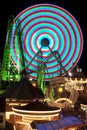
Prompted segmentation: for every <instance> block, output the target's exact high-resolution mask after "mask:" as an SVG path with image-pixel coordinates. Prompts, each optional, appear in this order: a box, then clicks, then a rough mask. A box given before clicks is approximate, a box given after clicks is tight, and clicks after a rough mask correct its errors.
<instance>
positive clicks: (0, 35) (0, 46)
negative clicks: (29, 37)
mask: <svg viewBox="0 0 87 130" xmlns="http://www.w3.org/2000/svg"><path fill="white" fill-rule="evenodd" d="M7 2H8V3H7ZM41 3H49V4H54V5H58V6H60V7H62V8H64V9H66V10H67V11H68V12H70V13H71V14H72V15H73V16H74V17H75V19H76V20H77V22H78V23H79V25H80V27H81V30H82V33H83V44H84V46H83V53H82V56H81V58H80V60H79V62H78V66H79V67H81V68H82V69H83V71H84V72H85V73H87V4H86V1H85V0H83V1H82V0H41V1H40V0H12V1H9V0H7V1H6V3H5V1H2V2H1V3H0V59H2V57H3V51H4V45H5V40H6V33H7V24H8V17H9V16H10V15H14V16H15V17H16V16H17V15H18V14H19V13H20V12H21V11H23V10H24V9H26V8H27V7H29V6H32V5H35V4H41Z"/></svg>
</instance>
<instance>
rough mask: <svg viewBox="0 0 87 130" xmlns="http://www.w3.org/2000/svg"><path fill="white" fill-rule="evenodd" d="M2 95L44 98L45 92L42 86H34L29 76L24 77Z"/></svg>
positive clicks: (24, 98)
mask: <svg viewBox="0 0 87 130" xmlns="http://www.w3.org/2000/svg"><path fill="white" fill-rule="evenodd" d="M0 97H4V98H14V99H19V100H32V99H35V98H44V94H43V92H42V91H41V90H40V88H38V87H33V85H32V84H31V83H30V82H29V81H28V79H27V78H22V79H21V80H20V81H19V82H18V84H17V85H16V86H13V87H11V88H9V89H8V90H7V91H6V92H5V93H3V94H1V95H0Z"/></svg>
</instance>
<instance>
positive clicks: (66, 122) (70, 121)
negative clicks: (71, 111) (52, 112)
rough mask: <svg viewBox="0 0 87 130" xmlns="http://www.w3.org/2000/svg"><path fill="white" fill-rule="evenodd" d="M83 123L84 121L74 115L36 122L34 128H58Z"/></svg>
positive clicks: (46, 129)
mask: <svg viewBox="0 0 87 130" xmlns="http://www.w3.org/2000/svg"><path fill="white" fill-rule="evenodd" d="M83 125H84V123H83V122H82V121H81V120H80V119H79V118H77V117H75V116H67V117H63V118H61V119H59V120H57V121H52V122H48V123H44V124H36V128H37V130H60V129H65V128H71V127H77V126H83Z"/></svg>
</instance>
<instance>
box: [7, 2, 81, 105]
mask: <svg viewBox="0 0 87 130" xmlns="http://www.w3.org/2000/svg"><path fill="white" fill-rule="evenodd" d="M18 33H19V34H20V38H19V35H17V34H18ZM20 39H21V40H20ZM19 41H21V42H20V44H21V47H20V45H19ZM21 49H22V53H23V57H24V58H23V59H24V61H22V56H21V51H19V50H21ZM82 50H83V36H82V31H81V28H80V26H79V24H78V22H77V20H76V19H75V18H74V17H73V16H72V15H71V14H70V13H69V12H68V11H67V10H65V9H63V8H61V7H59V6H56V5H53V4H37V5H33V6H31V7H28V8H26V9H24V10H23V11H22V12H20V13H19V14H18V15H17V16H16V18H15V19H14V21H13V31H12V38H11V56H10V59H11V61H12V62H13V64H14V65H15V67H16V68H17V69H18V70H19V71H22V70H23V69H24V68H23V67H24V66H25V68H26V71H27V73H28V74H29V76H30V78H32V79H37V77H38V73H40V74H41V72H43V74H44V80H45V81H49V80H51V79H55V78H56V77H61V76H64V75H65V74H66V73H67V72H69V71H71V70H72V69H73V68H74V67H75V65H77V63H78V61H79V59H80V57H81V54H82ZM23 62H24V66H23ZM51 91H52V90H51ZM47 95H49V94H47ZM51 96H52V95H51ZM56 102H57V101H56Z"/></svg>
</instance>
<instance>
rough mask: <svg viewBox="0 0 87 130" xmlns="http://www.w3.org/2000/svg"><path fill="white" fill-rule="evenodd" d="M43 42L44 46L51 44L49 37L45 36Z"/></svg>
mask: <svg viewBox="0 0 87 130" xmlns="http://www.w3.org/2000/svg"><path fill="white" fill-rule="evenodd" d="M41 44H42V46H43V47H47V46H49V39H48V38H43V39H42V40H41Z"/></svg>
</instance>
